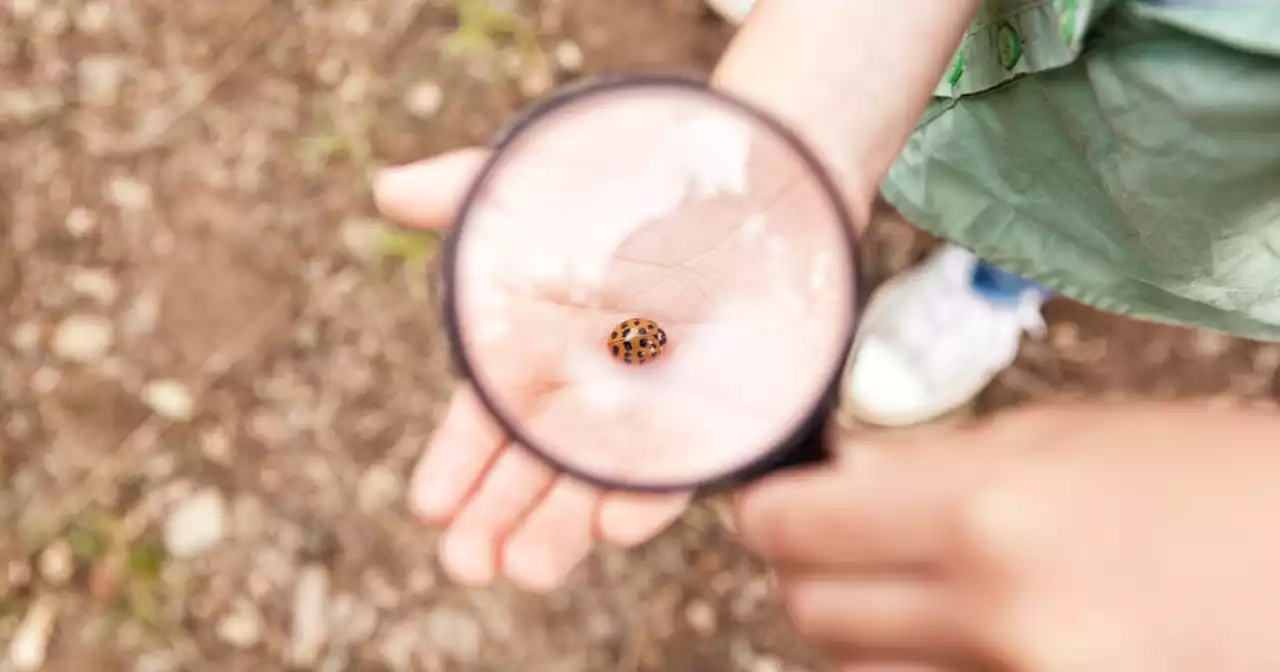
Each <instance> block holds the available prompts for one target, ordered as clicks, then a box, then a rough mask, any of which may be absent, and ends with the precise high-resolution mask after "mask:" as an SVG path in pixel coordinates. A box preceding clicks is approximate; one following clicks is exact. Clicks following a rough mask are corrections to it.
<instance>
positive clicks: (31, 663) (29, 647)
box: [9, 596, 58, 672]
mask: <svg viewBox="0 0 1280 672" xmlns="http://www.w3.org/2000/svg"><path fill="white" fill-rule="evenodd" d="M57 617H58V608H57V603H56V602H55V601H54V598H52V597H50V596H44V597H41V598H40V599H38V600H36V602H35V604H33V605H31V608H30V609H29V610H28V611H27V615H26V616H25V617H24V618H23V619H22V623H20V624H19V625H18V629H17V630H16V631H15V632H14V633H13V639H11V640H10V641H9V665H11V666H12V668H11V669H12V670H14V672H36V670H39V669H40V668H41V667H42V666H44V661H45V657H46V655H47V654H48V650H49V638H50V637H51V636H52V635H53V626H54V623H55V621H56V620H57Z"/></svg>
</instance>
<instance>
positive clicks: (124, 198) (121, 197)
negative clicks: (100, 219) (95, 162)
mask: <svg viewBox="0 0 1280 672" xmlns="http://www.w3.org/2000/svg"><path fill="white" fill-rule="evenodd" d="M107 200H109V201H111V202H112V203H113V204H114V205H115V206H116V207H118V208H120V209H121V210H133V211H137V210H145V209H147V208H149V207H151V202H152V194H151V186H150V185H148V184H147V183H146V182H143V181H142V180H138V179H134V178H131V177H117V178H115V179H113V180H111V182H109V183H108V184H107Z"/></svg>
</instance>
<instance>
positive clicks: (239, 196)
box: [0, 0, 1280, 672]
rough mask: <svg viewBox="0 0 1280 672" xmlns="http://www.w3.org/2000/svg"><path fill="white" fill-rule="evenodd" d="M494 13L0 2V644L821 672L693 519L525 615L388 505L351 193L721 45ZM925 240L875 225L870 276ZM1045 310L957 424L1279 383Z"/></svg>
mask: <svg viewBox="0 0 1280 672" xmlns="http://www.w3.org/2000/svg"><path fill="white" fill-rule="evenodd" d="M509 4H510V5H511V6H510V9H511V11H512V13H511V14H506V13H502V12H500V13H498V14H493V15H479V14H473V13H470V10H472V9H474V8H475V7H479V6H481V5H480V4H478V3H474V2H467V1H466V0H456V1H454V0H449V1H446V0H291V1H290V0H222V1H221V2H187V3H177V2H168V1H165V0H8V2H7V3H5V5H4V6H3V7H0V202H2V203H3V204H4V206H5V208H4V211H3V215H2V216H0V316H2V317H0V448H3V450H2V451H0V483H5V485H4V486H3V487H0V524H2V525H3V528H4V530H5V532H6V533H5V534H3V535H0V654H4V655H9V656H17V657H18V658H21V657H22V654H23V653H24V652H26V653H30V654H31V656H30V657H31V658H32V659H33V660H37V661H40V660H42V661H43V667H40V668H39V669H43V670H50V671H63V670H66V671H71V670H85V669H93V670H102V671H103V672H107V671H111V670H126V671H133V672H170V671H176V670H193V671H195V670H250V669H252V670H261V671H264V672H265V671H269V670H283V669H315V670H323V671H324V672H340V671H342V670H419V669H420V670H467V671H473V670H474V671H480V670H537V671H544V670H546V671H552V670H564V671H566V672H571V671H578V670H591V671H603V670H621V671H628V670H690V671H695V670H696V671H699V672H720V671H725V672H728V671H737V670H741V671H743V672H769V671H779V672H781V671H798V670H813V669H818V668H817V663H816V661H815V660H814V658H813V657H812V656H811V655H809V653H808V652H807V651H806V650H805V648H804V646H803V645H802V644H801V643H800V642H799V641H798V640H797V639H796V638H795V637H794V635H793V634H792V632H791V630H790V629H789V627H788V625H787V623H786V620H785V618H783V617H782V616H781V614H780V613H779V612H778V610H777V608H776V605H775V603H774V601H773V599H772V598H771V596H770V595H769V592H768V588H767V584H766V582H765V580H764V577H763V575H762V574H761V573H760V571H759V568H758V566H757V565H756V564H754V562H753V561H752V560H751V559H750V558H748V557H747V555H746V554H745V553H744V552H742V551H741V550H740V549H739V548H738V547H737V546H736V545H735V543H734V541H733V540H732V539H731V538H730V536H729V535H728V534H727V533H726V532H725V531H724V530H722V528H721V527H720V525H719V523H718V522H717V521H716V517H715V516H714V515H713V514H712V513H711V512H710V511H709V510H708V509H707V508H705V507H696V508H695V509H693V510H692V511H690V512H689V513H688V514H687V515H686V516H685V518H684V519H683V520H682V521H680V522H679V523H678V524H677V525H675V526H674V527H673V528H671V529H670V530H669V531H668V532H666V533H665V534H663V535H662V536H661V537H660V538H658V539H657V540H655V541H653V542H652V543H650V544H647V545H645V546H644V547H642V548H639V549H636V550H634V551H630V552H620V551H612V550H601V551H600V552H598V553H597V554H596V555H595V556H593V557H592V558H591V559H590V560H589V561H588V562H587V563H585V564H584V566H583V567H581V568H580V569H579V571H577V572H576V573H575V574H574V576H573V577H572V580H571V582H570V584H569V585H567V586H566V587H565V588H564V589H562V590H560V591H558V592H556V593H554V594H552V595H551V596H549V597H533V596H530V595H525V594H521V593H520V592H518V591H516V590H514V589H512V588H510V587H509V586H497V587H495V588H492V589H489V590H463V589H460V588H458V587H455V586H452V585H450V584H449V583H448V581H447V580H446V579H445V578H444V577H443V575H442V574H440V572H439V571H438V568H437V566H436V564H435V558H434V551H433V543H434V540H435V535H434V533H433V532H432V531H431V530H428V529H424V528H423V527H422V526H420V525H419V524H417V523H416V522H415V521H413V520H412V519H411V518H410V517H409V516H408V515H407V514H406V512H405V508H404V506H403V502H402V494H403V484H404V479H405V476H406V474H407V472H408V470H409V468H410V466H411V463H412V461H413V459H414V458H415V456H416V454H417V453H418V451H419V449H420V447H421V446H422V444H423V442H424V439H425V437H426V436H427V435H428V434H429V433H430V432H431V429H432V427H433V425H434V423H435V421H436V419H437V418H438V417H439V415H440V412H441V410H442V406H443V402H444V400H445V399H446V398H447V396H448V393H449V390H450V388H451V386H452V380H451V379H450V376H449V373H448V365H447V362H448V357H447V352H446V343H445V342H444V340H443V337H442V335H441V332H440V330H439V328H438V317H437V310H436V306H435V304H434V302H433V300H432V295H431V293H430V291H428V288H427V285H426V282H424V281H423V278H424V277H428V276H427V275H425V274H426V273H427V272H429V271H430V270H431V269H432V267H433V265H434V263H435V254H436V244H435V242H434V241H432V240H429V239H428V240H425V241H423V242H421V243H420V245H419V246H418V247H416V248H414V249H413V250H411V252H412V254H405V253H406V250H405V249H404V247H403V246H398V247H397V246H389V245H387V239H386V238H385V237H383V236H382V234H381V232H382V230H383V229H382V226H383V224H382V223H381V222H379V221H378V220H377V218H376V215H375V213H374V210H373V208H372V205H371V201H370V196H369V192H368V186H367V185H368V180H367V176H368V174H369V172H370V171H371V170H373V169H374V168H376V167H377V166H379V165H384V164H389V163H395V162H402V161H406V160H411V159H416V158H420V157H424V156H427V155H430V154H432V153H434V152H437V151H439V150H443V149H447V148H452V147H457V146H462V145H466V144H471V143H475V142H481V141H484V140H486V139H487V138H488V137H489V136H490V134H491V133H493V132H494V131H495V130H496V129H497V128H498V127H499V125H500V124H501V123H502V122H503V120H504V119H505V118H507V116H508V115H509V114H510V113H511V112H512V111H513V110H516V109H518V108H519V107H521V106H522V105H523V104H524V103H525V102H526V101H527V100H528V99H530V98H532V97H536V96H538V95H540V94H541V93H543V92H545V91H546V90H547V89H548V88H549V87H551V86H554V85H557V84H560V83H563V82H567V81H570V80H572V79H574V78H575V77H578V76H580V75H581V74H585V73H591V72H598V71H603V70H610V69H614V68H619V67H628V66H639V65H671V66H681V67H685V68H693V69H696V70H705V69H707V68H708V67H709V66H710V65H711V64H712V63H713V62H714V60H715V58H716V56H717V55H718V53H719V52H720V50H721V49H722V48H723V46H724V45H725V43H726V41H727V39H728V37H729V35H730V30H729V29H728V28H727V27H726V26H724V25H722V24H721V23H720V22H718V21H717V20H715V19H714V18H713V17H711V16H709V15H708V14H707V13H706V12H705V10H703V9H702V7H701V5H700V4H699V2H698V1H697V0H559V1H556V0H546V1H544V2H541V3H531V2H527V3H522V4H517V3H509ZM460 10H466V11H465V12H464V14H463V16H464V17H465V18H466V20H465V21H460V18H459V17H460V13H459V11H460ZM513 17H514V18H513ZM924 245H925V241H923V240H922V238H921V237H920V236H918V235H916V234H913V233H912V232H910V231H909V230H907V229H905V228H903V227H890V228H887V229H885V230H882V231H878V232H877V233H876V234H875V238H874V239H873V240H872V241H871V245H870V250H871V253H872V254H873V255H874V257H875V258H876V259H877V272H878V274H879V275H880V276H882V277H883V276H884V275H886V274H888V273H889V272H891V271H893V270H896V269H899V268H901V267H903V266H904V265H906V264H907V263H909V262H910V261H911V260H912V259H914V258H917V257H918V256H919V255H920V253H921V251H922V250H923V249H924ZM401 257H407V260H406V259H401ZM1049 315H1050V318H1051V330H1050V334H1049V337H1048V338H1047V339H1045V340H1043V341H1029V342H1028V343H1027V344H1026V345H1025V347H1024V351H1023V353H1022V355H1021V358H1020V360H1019V362H1018V363H1017V365H1016V366H1015V367H1014V368H1013V369H1011V370H1009V371H1008V372H1007V373H1005V374H1004V375H1003V376H1002V377H1001V378H1000V380H998V381H997V383H996V384H995V385H994V386H993V387H992V388H991V389H990V390H989V391H988V392H987V393H986V394H984V396H983V397H982V399H981V400H980V401H979V404H978V410H979V411H980V412H986V411H989V410H991V409H993V408H998V407H1000V406H1005V405H1009V404H1015V403H1021V402H1024V401H1027V400H1029V399H1037V398H1046V397H1060V396H1066V397H1078V396H1085V395H1090V396H1096V395H1141V396H1161V397H1169V396H1193V395H1194V396H1211V397H1222V398H1224V399H1229V398H1241V397H1245V398H1272V397H1274V396H1275V394H1276V389H1275V385H1276V383H1275V380H1276V378H1275V376H1274V373H1275V369H1276V367H1277V364H1280V351H1278V350H1277V349H1276V348H1274V347H1271V346H1259V345H1255V344H1249V343H1245V342H1240V341H1235V340H1231V339H1228V338H1225V337H1221V336H1216V335H1210V334H1201V333H1196V332H1191V331H1187V330H1180V329H1171V328H1164V327H1156V326H1150V325H1139V324H1135V323H1132V322H1128V321H1124V320H1120V319H1115V318H1111V317H1107V316H1102V315H1099V314H1097V313H1095V312H1093V311H1091V310H1088V309H1086V308H1083V307H1080V306H1077V305H1071V304H1065V303H1061V302H1059V303H1055V304H1054V305H1053V306H1052V307H1051V309H1050V311H1049ZM20 669H22V668H21V667H20V666H18V665H15V664H14V661H13V660H10V661H9V662H4V661H2V660H0V670H5V671H8V670H12V671H14V672H17V671H18V670H20Z"/></svg>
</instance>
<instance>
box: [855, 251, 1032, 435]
mask: <svg viewBox="0 0 1280 672" xmlns="http://www.w3.org/2000/svg"><path fill="white" fill-rule="evenodd" d="M1046 298H1048V292H1046V291H1045V290H1044V289H1042V288H1040V287H1039V286H1037V285H1036V284H1035V283H1033V282H1031V281H1029V280H1027V279H1025V278H1022V277H1020V276H1017V275H1014V274H1012V273H1008V272H1006V271H1003V270H1001V269H999V268H997V267H995V266H993V265H991V264H989V263H987V262H984V261H982V260H980V259H978V258H977V257H975V256H974V255H973V254H971V253H969V252H968V251H966V250H963V249H960V248H958V247H955V246H953V245H946V246H944V247H943V248H942V249H940V250H938V251H937V252H935V253H934V254H933V255H932V256H930V257H929V259H927V260H926V261H925V262H924V263H923V264H921V265H920V266H917V267H916V268H913V269H911V270H909V271H907V272H905V273H903V274H902V275H899V276H897V277H896V278H894V279H892V280H890V281H889V282H887V283H885V284H884V285H883V286H882V287H880V288H879V289H877V290H876V292H875V294H874V295H873V296H872V298H871V301H870V302H869V304H868V306H867V308H866V312H865V313H864V314H863V316H862V319H863V321H862V324H861V326H860V328H859V335H858V340H857V343H856V345H855V346H854V351H853V355H852V356H851V358H850V361H849V365H848V369H847V372H846V379H845V386H844V396H845V408H846V410H847V411H848V412H849V413H850V414H851V415H853V416H854V417H855V418H856V419H858V420H861V421H863V422H867V423H870V424H876V425H886V426H898V425H909V424H915V423H921V422H926V421H928V420H932V419H934V418H936V417H938V416H941V415H944V414H946V413H949V412H951V411H953V410H955V409H957V408H960V407H962V406H964V405H965V404H967V403H969V402H970V401H971V400H972V399H973V398H974V397H975V396H977V395H978V393H980V392H981V391H982V390H983V388H985V387H986V386H987V384H988V383H990V382H991V380H992V379H993V378H995V376H996V375H997V374H999V373H1000V371H1001V370H1003V369H1004V368H1006V367H1008V366H1009V365H1010V364H1012V363H1013V360H1014V358H1015V357H1017V354H1018V346H1019V344H1020V342H1021V340H1022V334H1023V332H1028V331H1029V332H1033V333H1038V332H1040V331H1042V330H1043V328H1044V322H1043V319H1042V318H1041V316H1040V306H1041V305H1042V304H1043V303H1044V300H1045V299H1046Z"/></svg>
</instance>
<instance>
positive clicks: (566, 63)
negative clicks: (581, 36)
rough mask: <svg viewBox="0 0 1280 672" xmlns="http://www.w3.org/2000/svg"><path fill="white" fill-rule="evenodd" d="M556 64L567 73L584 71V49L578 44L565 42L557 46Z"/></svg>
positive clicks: (570, 41) (569, 41)
mask: <svg viewBox="0 0 1280 672" xmlns="http://www.w3.org/2000/svg"><path fill="white" fill-rule="evenodd" d="M554 55H555V59H556V64H557V65H559V66H560V69H561V70H564V71H565V72H578V71H580V70H582V63H583V60H584V57H583V55H582V47H579V46H578V43H577V42H573V41H572V40H565V41H563V42H561V43H560V44H557V45H556V50H555V54H554Z"/></svg>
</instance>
